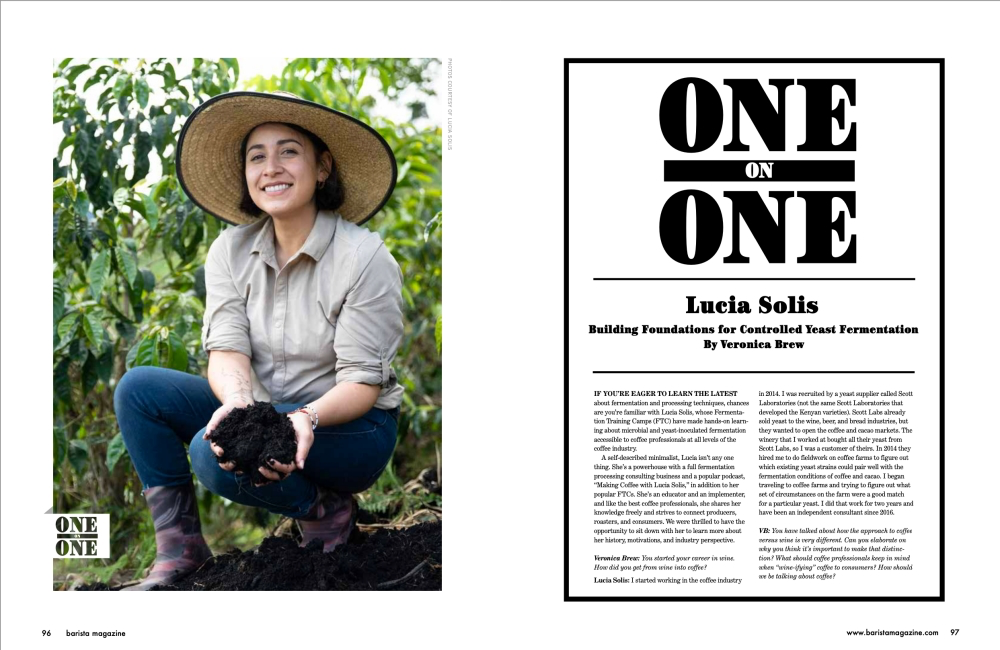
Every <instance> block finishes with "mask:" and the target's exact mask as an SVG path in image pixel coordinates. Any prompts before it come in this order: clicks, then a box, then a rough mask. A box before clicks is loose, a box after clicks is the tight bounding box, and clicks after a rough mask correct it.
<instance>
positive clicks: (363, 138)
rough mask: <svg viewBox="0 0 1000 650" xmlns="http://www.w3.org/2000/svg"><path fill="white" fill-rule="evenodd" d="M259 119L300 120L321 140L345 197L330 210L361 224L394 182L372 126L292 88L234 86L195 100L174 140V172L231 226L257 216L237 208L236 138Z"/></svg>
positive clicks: (390, 159) (389, 158)
mask: <svg viewBox="0 0 1000 650" xmlns="http://www.w3.org/2000/svg"><path fill="white" fill-rule="evenodd" d="M266 122H288V123H290V124H295V125H297V126H301V127H302V128H304V129H306V130H308V131H311V132H312V133H314V134H316V136H317V137H319V138H320V139H321V140H322V141H323V142H324V143H326V146H327V147H329V149H330V153H331V154H333V159H334V161H336V165H337V172H338V175H339V176H340V180H341V181H342V183H343V185H344V203H343V205H341V207H340V208H338V210H337V212H339V213H340V216H341V217H343V218H344V219H345V220H347V221H350V222H352V223H357V224H361V223H364V222H365V221H368V220H369V219H371V218H372V217H373V216H374V215H375V214H376V213H377V212H378V211H379V210H381V209H382V206H384V205H385V203H386V201H388V200H389V196H390V195H391V194H392V190H393V188H394V187H395V185H396V158H395V156H393V154H392V149H391V148H390V147H389V144H388V143H387V142H386V141H385V139H384V138H383V137H382V136H381V135H379V133H378V132H377V131H376V130H375V129H373V128H372V127H370V126H368V125H367V124H365V123H364V122H361V121H360V120H357V119H355V118H353V117H351V116H350V115H346V114H344V113H341V112H339V111H335V110H333V109H332V108H328V107H326V106H323V105H321V104H316V103H315V102H310V101H306V100H304V99H300V98H298V97H295V96H294V95H291V94H273V93H258V92H249V91H239V92H231V93H225V94H222V95H217V96H215V97H212V98H211V99H209V100H207V101H206V102H205V103H204V104H202V105H201V106H199V107H198V108H197V109H196V110H195V111H194V112H193V113H192V114H191V116H190V117H189V118H188V120H187V122H186V123H185V124H184V128H183V129H181V134H180V137H179V138H178V140H177V178H178V179H179V180H180V182H181V187H182V188H183V189H184V192H185V193H187V195H188V197H190V198H191V200H192V201H194V203H195V204H196V205H197V206H198V207H200V208H201V209H202V210H204V211H205V212H207V213H209V214H212V215H214V216H216V217H218V218H219V219H222V220H223V221H226V222H228V223H232V224H237V225H240V224H247V223H254V222H256V221H258V220H259V219H260V218H262V217H263V216H264V215H263V214H262V215H260V216H254V215H251V214H249V213H247V212H244V211H243V210H241V209H240V200H241V198H242V195H243V186H244V183H245V180H244V175H243V165H242V161H241V160H240V144H241V143H242V142H243V138H245V137H246V135H247V134H248V133H249V132H250V131H251V130H253V129H254V128H256V127H257V126H260V125H261V124H264V123H266Z"/></svg>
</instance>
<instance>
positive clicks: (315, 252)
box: [250, 210, 340, 263]
mask: <svg viewBox="0 0 1000 650" xmlns="http://www.w3.org/2000/svg"><path fill="white" fill-rule="evenodd" d="M339 220H340V215H339V213H336V212H328V211H326V210H320V211H319V212H318V213H317V214H316V222H315V223H314V224H313V227H312V230H311V231H309V236H308V237H306V241H305V243H304V244H302V248H301V249H300V250H299V252H300V253H302V254H304V255H308V256H309V257H311V258H313V259H314V260H316V261H317V262H318V261H319V260H320V258H321V257H323V254H324V253H325V252H326V249H327V248H329V246H330V242H331V241H333V235H334V234H335V233H336V232H337V222H338V221H339ZM250 253H260V255H261V257H263V258H264V259H265V260H267V261H268V262H271V263H274V224H273V223H272V222H271V217H270V216H268V217H265V218H264V220H263V224H262V225H261V228H260V232H259V233H257V237H256V239H254V242H253V248H251V249H250Z"/></svg>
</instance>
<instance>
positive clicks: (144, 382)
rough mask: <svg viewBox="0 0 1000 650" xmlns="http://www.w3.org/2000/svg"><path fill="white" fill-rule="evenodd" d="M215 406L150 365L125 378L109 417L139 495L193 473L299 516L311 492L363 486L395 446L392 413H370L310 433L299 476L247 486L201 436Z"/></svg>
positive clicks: (185, 381)
mask: <svg viewBox="0 0 1000 650" xmlns="http://www.w3.org/2000/svg"><path fill="white" fill-rule="evenodd" d="M220 406H222V404H221V402H219V400H218V399H217V398H216V397H215V395H214V394H213V393H212V389H211V388H210V387H209V385H208V380H206V379H203V378H202V377H198V376H196V375H189V374H187V373H184V372H178V371H176V370H169V369H166V368H154V367H150V366H137V367H135V368H132V369H131V370H129V371H128V372H126V373H125V375H124V376H123V377H122V379H121V381H120V382H119V383H118V387H117V388H116V389H115V413H116V414H117V416H118V426H119V427H120V428H121V432H122V438H123V439H124V441H125V446H126V447H127V448H128V453H129V456H131V458H132V464H133V465H135V469H136V472H138V474H139V478H140V480H141V481H142V485H143V489H148V488H151V487H158V486H164V485H183V484H185V483H187V482H188V481H189V480H190V479H191V470H192V469H193V470H194V473H195V474H196V475H197V476H198V480H199V482H201V484H202V485H204V486H205V487H206V488H208V489H209V490H211V491H212V492H214V493H216V494H218V495H219V496H221V497H225V498H226V499H229V500H230V501H234V502H236V503H242V504H244V505H248V506H257V507H260V508H265V509H267V510H269V511H271V512H275V513H278V514H282V515H286V516H288V517H294V518H301V517H304V516H305V515H306V513H307V512H308V511H309V508H310V507H311V506H312V504H313V502H314V501H315V500H316V496H317V489H318V488H325V489H328V490H330V491H333V492H339V493H345V494H348V493H354V492H361V491H363V490H366V489H367V488H369V487H371V485H372V484H373V483H375V480H376V479H377V478H378V477H379V474H381V473H382V471H383V470H384V469H385V466H386V464H388V462H389V457H390V456H391V455H392V451H393V448H394V447H395V445H396V420H397V418H398V415H399V409H393V410H392V411H386V410H383V409H378V408H372V409H371V410H370V411H368V412H367V413H365V414H364V415H363V416H361V417H360V418H358V419H357V420H353V421H351V422H347V423H344V424H338V425H336V426H332V427H319V428H317V429H316V432H315V433H316V438H315V441H314V442H313V446H312V448H311V449H310V450H309V456H308V457H307V458H306V463H305V468H304V469H303V470H301V471H296V472H292V474H291V475H290V476H289V477H288V478H287V479H285V480H283V481H280V482H275V483H270V484H268V485H264V486H261V487H254V486H253V485H252V484H251V483H250V477H249V475H237V474H236V473H235V472H227V471H225V470H223V469H222V468H220V467H219V464H218V462H216V459H215V454H213V453H212V449H211V447H210V446H209V444H208V441H207V440H204V439H202V437H201V436H202V434H203V433H204V431H205V425H206V424H208V421H209V420H210V419H211V417H212V414H213V413H214V412H215V410H216V409H217V408H219V407H220ZM300 406H302V404H275V409H277V410H278V411H279V412H282V413H287V412H289V411H293V410H295V409H296V408H298V407H300ZM185 444H187V445H188V449H187V451H185V449H184V445H185ZM189 453H190V455H191V463H190V465H189V464H188V454H189Z"/></svg>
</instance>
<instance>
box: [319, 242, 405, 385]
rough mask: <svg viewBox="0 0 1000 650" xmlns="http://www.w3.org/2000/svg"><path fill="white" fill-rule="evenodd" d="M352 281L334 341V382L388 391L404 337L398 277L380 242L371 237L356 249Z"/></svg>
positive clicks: (401, 283)
mask: <svg viewBox="0 0 1000 650" xmlns="http://www.w3.org/2000/svg"><path fill="white" fill-rule="evenodd" d="M355 278H357V279H356V280H355ZM351 279H352V283H351V288H350V289H349V290H348V292H347V297H346V298H345V300H344V305H343V307H342V308H341V311H340V317H339V318H338V320H337V330H336V333H335V334H334V340H333V347H334V351H335V352H336V353H337V366H336V373H337V383H338V384H339V383H341V382H353V383H358V384H372V385H380V386H382V388H391V387H392V386H393V385H394V384H395V383H396V374H395V373H394V372H393V370H392V366H391V364H392V360H393V359H394V358H395V356H396V351H397V350H398V349H399V344H400V341H402V339H403V297H402V292H401V289H402V286H403V274H402V273H401V272H400V270H399V265H398V264H397V263H396V260H395V259H393V257H392V255H391V254H390V253H389V251H388V250H387V249H386V247H385V245H384V244H383V243H382V240H381V239H379V238H378V237H371V238H369V239H368V240H367V241H366V242H365V243H363V244H362V245H361V246H360V247H359V248H358V251H357V255H356V257H355V260H354V265H353V268H352V271H351Z"/></svg>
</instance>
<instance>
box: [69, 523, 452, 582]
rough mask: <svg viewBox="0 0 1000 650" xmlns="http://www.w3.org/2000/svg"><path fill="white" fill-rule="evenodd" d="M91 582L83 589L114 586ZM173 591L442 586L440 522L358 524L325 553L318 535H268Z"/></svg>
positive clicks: (209, 565)
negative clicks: (310, 538)
mask: <svg viewBox="0 0 1000 650" xmlns="http://www.w3.org/2000/svg"><path fill="white" fill-rule="evenodd" d="M116 589H117V587H116V586H108V585H104V584H91V585H85V586H82V587H80V588H79V589H78V590H80V591H106V590H108V591H114V590H116ZM158 589H160V590H169V591H313V590H321V591H322V590H342V591H360V590H392V591H404V590H406V591H437V590H440V589H441V522H437V523H423V524H418V525H415V526H411V527H409V528H404V529H402V530H393V529H390V528H382V529H378V530H376V531H375V532H372V533H363V532H360V531H358V530H355V531H354V533H353V534H352V535H351V539H350V541H349V542H348V543H347V544H345V545H343V546H340V547H338V548H336V549H334V551H332V552H330V553H323V550H322V543H320V542H319V540H315V541H314V543H313V544H311V545H310V546H308V547H306V548H299V546H298V545H297V544H296V543H295V541H294V540H293V539H291V538H288V537H268V538H267V539H265V540H264V541H263V542H262V543H261V545H260V546H259V547H258V548H256V549H254V550H251V551H239V550H233V551H231V552H229V553H225V554H221V555H216V556H215V557H213V558H212V559H211V560H209V561H208V562H206V563H205V565H204V566H202V567H201V568H200V569H198V570H197V571H196V572H194V573H192V574H191V575H189V576H187V577H185V578H184V579H183V580H181V581H180V582H179V583H177V584H176V585H172V586H169V587H160V588H158Z"/></svg>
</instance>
